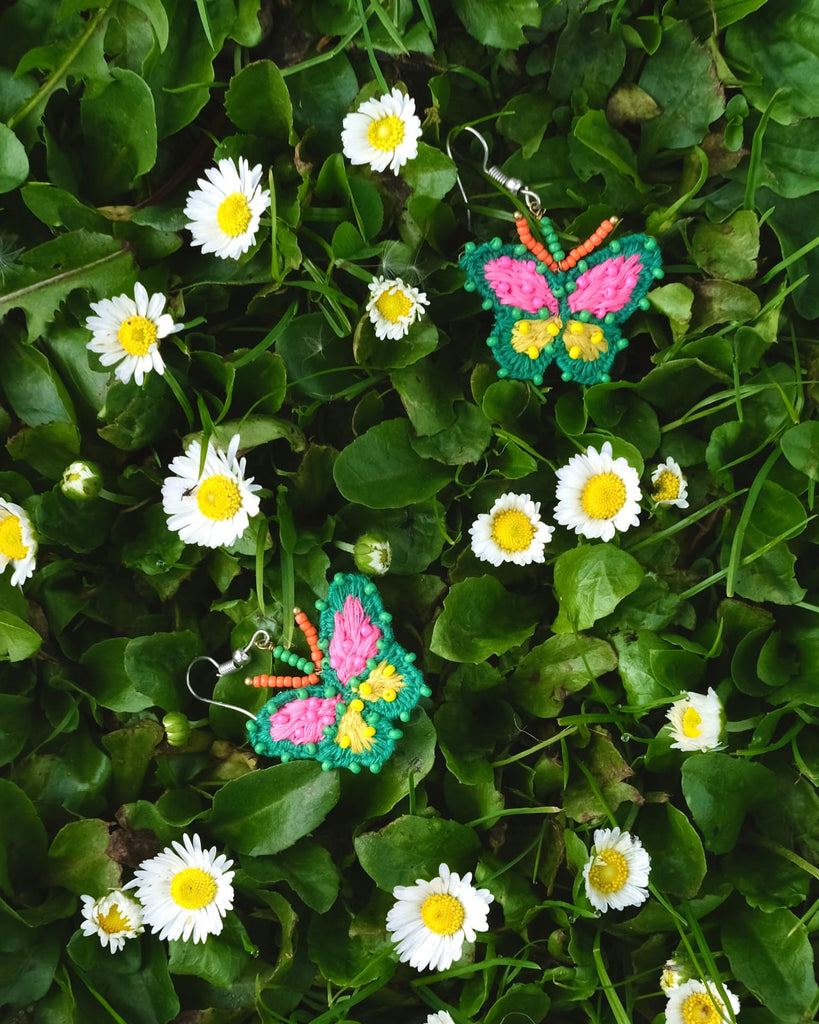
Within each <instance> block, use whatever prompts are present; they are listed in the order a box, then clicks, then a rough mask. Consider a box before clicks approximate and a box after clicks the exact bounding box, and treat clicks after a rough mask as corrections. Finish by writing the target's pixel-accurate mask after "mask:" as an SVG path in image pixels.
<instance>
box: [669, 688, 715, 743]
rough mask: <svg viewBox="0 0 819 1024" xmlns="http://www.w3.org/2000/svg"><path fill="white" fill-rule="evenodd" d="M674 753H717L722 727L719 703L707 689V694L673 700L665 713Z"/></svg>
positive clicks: (710, 689) (690, 695)
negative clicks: (689, 751) (675, 751)
mask: <svg viewBox="0 0 819 1024" xmlns="http://www.w3.org/2000/svg"><path fill="white" fill-rule="evenodd" d="M666 717H667V718H668V720H669V722H670V723H671V734H672V736H673V737H674V742H673V743H672V744H671V746H672V747H674V748H676V749H677V750H702V751H705V750H719V748H720V747H721V746H722V744H721V743H720V739H721V737H722V730H723V726H724V724H725V713H724V711H723V708H722V701H721V700H720V699H719V697H718V696H717V695H716V693H714V690H713V688H712V687H710V686H709V687H708V693H689V694H688V696H687V697H685V698H683V699H682V700H677V701H674V703H673V704H672V705H671V707H670V708H669V709H668V713H667V714H666Z"/></svg>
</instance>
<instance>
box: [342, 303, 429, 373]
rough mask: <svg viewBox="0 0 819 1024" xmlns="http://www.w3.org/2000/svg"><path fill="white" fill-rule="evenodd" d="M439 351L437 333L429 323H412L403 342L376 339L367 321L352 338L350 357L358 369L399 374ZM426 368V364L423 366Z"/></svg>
mask: <svg viewBox="0 0 819 1024" xmlns="http://www.w3.org/2000/svg"><path fill="white" fill-rule="evenodd" d="M437 347H438V329H437V328H436V327H435V325H434V324H431V323H428V322H423V321H422V322H421V323H414V324H411V325H410V328H409V330H408V331H407V333H406V334H405V335H404V337H403V338H383V339H381V338H378V337H377V336H376V333H375V328H374V327H373V325H372V323H371V321H370V318H369V317H368V316H367V317H364V318H363V319H362V320H360V321H359V323H358V326H357V327H356V330H355V336H354V338H353V356H354V358H355V361H356V362H357V363H358V364H359V365H361V366H368V367H373V368H374V369H379V370H399V369H402V368H403V367H405V366H413V365H415V364H417V363H418V361H419V360H421V359H423V358H424V356H428V355H429V354H430V352H434V351H435V349H436V348H437ZM422 365H426V364H422Z"/></svg>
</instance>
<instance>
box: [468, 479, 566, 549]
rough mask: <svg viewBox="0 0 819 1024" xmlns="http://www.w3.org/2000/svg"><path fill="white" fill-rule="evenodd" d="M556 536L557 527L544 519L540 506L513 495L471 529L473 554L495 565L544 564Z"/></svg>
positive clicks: (520, 496) (494, 506)
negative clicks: (545, 556)
mask: <svg viewBox="0 0 819 1024" xmlns="http://www.w3.org/2000/svg"><path fill="white" fill-rule="evenodd" d="M553 533H554V527H553V526H547V524H546V523H544V522H543V521H542V520H541V518H540V502H537V501H532V499H531V497H530V496H529V495H528V494H512V493H511V492H510V493H508V494H502V495H501V496H500V497H499V498H498V500H497V501H496V502H495V504H494V505H493V506H492V508H490V509H489V512H488V513H482V514H481V515H479V516H478V518H477V519H476V520H475V522H474V523H473V524H472V526H470V528H469V534H470V536H471V537H472V550H473V551H474V553H475V554H476V555H477V557H478V558H481V559H483V561H484V562H490V563H491V564H492V565H501V564H502V563H503V562H514V563H515V564H516V565H529V563H530V562H542V561H544V555H543V549H544V547H545V545H546V544H548V543H549V541H550V540H551V539H552V534H553Z"/></svg>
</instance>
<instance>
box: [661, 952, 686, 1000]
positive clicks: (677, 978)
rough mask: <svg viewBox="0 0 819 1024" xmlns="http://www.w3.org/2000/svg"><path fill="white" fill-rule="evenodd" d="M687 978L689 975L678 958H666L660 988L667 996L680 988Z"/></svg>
mask: <svg viewBox="0 0 819 1024" xmlns="http://www.w3.org/2000/svg"><path fill="white" fill-rule="evenodd" d="M687 978H688V975H687V974H686V973H685V971H683V969H682V967H680V965H679V964H678V963H677V961H676V960H674V959H671V960H666V962H665V967H663V971H662V974H661V975H660V988H661V989H662V990H663V992H665V994H666V995H667V996H669V995H671V993H672V992H673V991H674V989H675V988H679V987H680V985H682V984H683V982H684V981H685V980H686V979H687Z"/></svg>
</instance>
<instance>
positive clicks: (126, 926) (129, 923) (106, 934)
mask: <svg viewBox="0 0 819 1024" xmlns="http://www.w3.org/2000/svg"><path fill="white" fill-rule="evenodd" d="M80 899H81V900H82V916H83V918H84V920H83V922H82V924H81V925H80V928H81V930H82V933H83V935H98V936H99V940H100V943H101V945H102V947H103V949H105V948H108V949H110V951H111V952H112V953H116V952H118V951H119V950H120V949H122V947H123V946H124V945H125V940H126V939H134V938H136V936H137V935H141V934H142V932H143V931H144V930H145V928H144V925H143V919H142V907H141V906H140V905H139V903H137V901H136V900H134V899H132V898H131V897H130V896H126V895H125V893H124V892H122V891H121V890H119V889H116V890H115V891H114V892H110V893H109V894H108V895H107V896H103V897H101V898H100V899H98V900H95V899H94V897H93V896H81V897H80Z"/></svg>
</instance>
